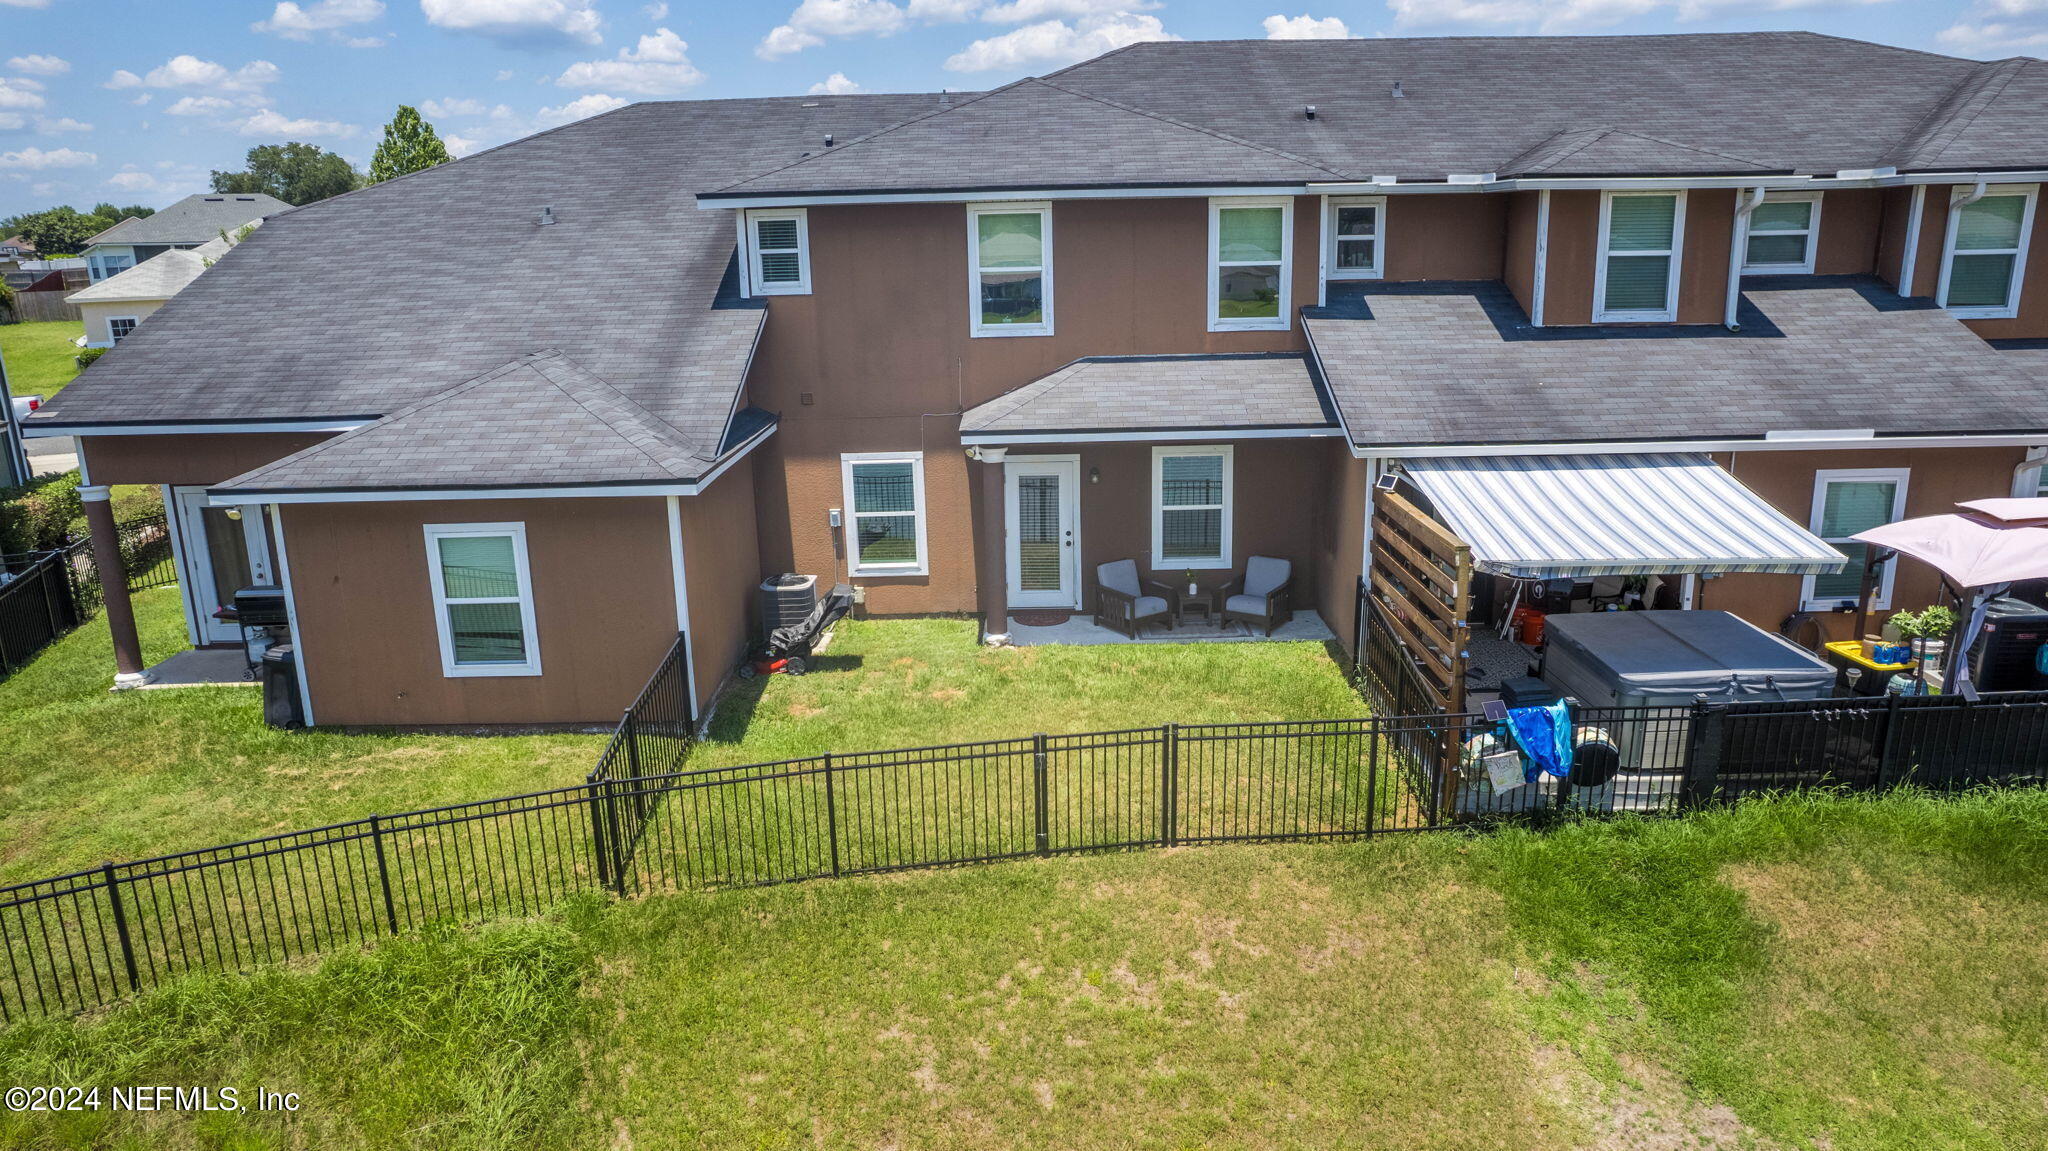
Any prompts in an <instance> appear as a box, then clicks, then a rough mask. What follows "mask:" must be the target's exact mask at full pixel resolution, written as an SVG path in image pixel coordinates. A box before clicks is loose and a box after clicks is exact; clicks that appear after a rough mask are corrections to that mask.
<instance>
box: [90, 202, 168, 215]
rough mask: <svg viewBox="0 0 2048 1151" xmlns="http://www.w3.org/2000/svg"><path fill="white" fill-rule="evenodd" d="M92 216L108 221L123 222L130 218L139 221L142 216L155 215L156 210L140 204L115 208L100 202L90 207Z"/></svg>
mask: <svg viewBox="0 0 2048 1151" xmlns="http://www.w3.org/2000/svg"><path fill="white" fill-rule="evenodd" d="M92 214H93V215H95V216H105V217H106V218H107V219H109V220H125V219H127V218H128V217H130V216H134V217H135V218H136V219H141V218H142V217H144V216H154V215H156V209H155V208H151V207H147V206H145V205H142V204H130V205H128V206H127V207H125V208H116V207H115V206H114V205H113V204H111V203H108V202H107V201H105V200H102V201H100V202H99V203H97V204H94V205H93V206H92Z"/></svg>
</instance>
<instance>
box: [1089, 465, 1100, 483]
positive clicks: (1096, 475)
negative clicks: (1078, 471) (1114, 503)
mask: <svg viewBox="0 0 2048 1151" xmlns="http://www.w3.org/2000/svg"><path fill="white" fill-rule="evenodd" d="M1088 482H1089V483H1091V484H1099V483H1101V482H1102V469H1101V468H1089V469H1088Z"/></svg>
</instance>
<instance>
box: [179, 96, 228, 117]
mask: <svg viewBox="0 0 2048 1151" xmlns="http://www.w3.org/2000/svg"><path fill="white" fill-rule="evenodd" d="M239 107H241V105H239V104H237V103H236V102H235V101H233V100H230V99H227V98H226V97H224V96H180V97H178V99H177V102H176V103H174V104H172V105H171V106H170V107H168V108H165V109H164V112H165V113H167V114H168V115H172V116H218V115H220V114H222V113H225V112H232V111H234V110H235V109H236V108H239Z"/></svg>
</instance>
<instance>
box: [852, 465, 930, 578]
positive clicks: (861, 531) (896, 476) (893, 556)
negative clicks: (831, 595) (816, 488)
mask: <svg viewBox="0 0 2048 1151" xmlns="http://www.w3.org/2000/svg"><path fill="white" fill-rule="evenodd" d="M839 467H840V479H841V481H842V482H843V483H844V485H845V496H846V507H847V516H846V529H845V530H846V535H847V540H848V551H850V552H851V553H852V556H851V558H852V560H853V564H852V571H853V574H854V575H870V576H889V575H924V574H925V531H924V453H923V452H881V453H858V454H852V455H844V456H841V457H839Z"/></svg>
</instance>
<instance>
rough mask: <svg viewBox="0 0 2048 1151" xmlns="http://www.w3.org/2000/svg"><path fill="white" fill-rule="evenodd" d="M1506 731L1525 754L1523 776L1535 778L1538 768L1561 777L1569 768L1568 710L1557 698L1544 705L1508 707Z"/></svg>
mask: <svg viewBox="0 0 2048 1151" xmlns="http://www.w3.org/2000/svg"><path fill="white" fill-rule="evenodd" d="M1508 732H1509V734H1511V735H1513V736H1514V737H1515V742H1516V743H1517V744H1520V745H1521V748H1522V753H1523V754H1524V755H1526V756H1528V757H1529V768H1528V771H1527V772H1526V773H1525V775H1524V778H1525V779H1526V780H1527V781H1528V782H1530V783H1535V782H1536V776H1537V774H1538V773H1539V772H1548V773H1549V774H1551V775H1554V776H1557V777H1558V778H1560V779H1562V778H1564V777H1565V776H1567V775H1569V774H1571V770H1572V713H1571V709H1569V708H1567V707H1566V706H1565V705H1564V701H1563V700H1558V701H1557V702H1555V703H1552V704H1550V705H1548V706H1546V707H1511V708H1509V709H1508Z"/></svg>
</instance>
